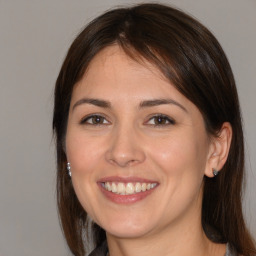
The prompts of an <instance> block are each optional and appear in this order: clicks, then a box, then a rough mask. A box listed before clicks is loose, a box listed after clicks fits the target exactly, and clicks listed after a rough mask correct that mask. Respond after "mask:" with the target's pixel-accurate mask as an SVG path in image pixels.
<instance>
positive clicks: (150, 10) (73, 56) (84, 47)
mask: <svg viewBox="0 0 256 256" xmlns="http://www.w3.org/2000/svg"><path fill="white" fill-rule="evenodd" d="M113 44H117V45H119V46H120V47H121V48H122V49H123V50H124V51H125V53H126V54H127V55H128V56H130V57H131V58H133V59H134V60H136V61H138V62H140V61H143V60H147V61H149V62H150V63H152V64H154V65H155V66H156V67H157V68H158V69H159V70H160V71H161V72H162V74H163V75H164V76H165V77H166V78H167V79H168V80H169V81H170V82H171V83H172V84H173V85H174V86H175V87H176V89H177V90H178V91H179V92H180V93H182V94H183V95H184V96H185V97H187V98H188V99H189V100H190V101H191V102H193V103H194V104H195V105H196V106H197V108H198V109H199V110H200V112H201V114H202V116H203V118H204V122H205V127H206V131H207V132H208V134H209V135H212V136H217V135H218V131H219V130H220V128H221V127H222V124H223V123H224V122H229V123H230V124H231V126H232V130H233V136H232V142H231V147H230V152H229V156H228V159H227V161H226V164H225V165H224V167H223V170H222V171H221V173H220V174H219V176H218V177H216V178H215V179H210V178H207V177H205V180H204V192H203V202H202V225H203V227H204V229H205V232H206V234H207V235H208V237H209V238H210V239H211V240H213V241H214V242H222V243H225V242H228V243H229V244H230V245H231V246H232V247H234V248H235V249H236V250H237V252H238V253H240V254H242V255H244V256H252V255H254V253H255V246H254V242H253V239H252V237H251V236H250V234H249V232H248V230H247V228H246V226H245V222H244V218H243V213H242V205H241V196H242V184H243V177H244V142H243V130H242V124H241V115H240V107H239V100H238V96H237V90H236V85H235V81H234V77H233V73H232V70H231V67H230V65H229V62H228V60H227V57H226V55H225V53H224V52H223V50H222V48H221V46H220V44H219V43H218V41H217V40H216V38H215V37H214V36H213V35H212V33H211V32H209V30H208V29H206V28H205V27H204V26H203V25H202V24H201V23H199V22H198V21H196V20H195V19H194V18H192V17H190V16H189V15H187V14H185V13H184V12H182V11H180V10H177V9H175V8H172V7H169V6H164V5H160V4H140V5H136V6H132V7H129V8H118V9H114V10H110V11H108V12H106V13H104V14H103V15H101V16H99V17H98V18H96V19H94V20H93V21H92V22H91V23H89V25H87V26H86V27H85V28H84V29H83V30H82V32H81V33H80V34H79V35H78V36H77V37H76V39H75V40H74V42H73V43H72V45H71V47H70V49H69V51H68V53H67V56H66V58H65V60H64V63H63V65H62V67H61V70H60V73H59V76H58V78H57V81H56V87H55V102H54V116H53V130H54V133H55V136H56V148H57V203H58V210H59V216H60V220H61V224H62V229H63V232H64V235H65V238H66V241H67V243H68V245H69V248H70V250H71V251H72V252H73V254H74V255H76V256H82V255H84V254H85V244H86V241H88V229H89V225H88V220H87V213H86V212H85V210H84V209H83V208H82V206H81V205H80V203H79V201H78V199H77V197H76V195H75V192H74V189H73V187H72V183H71V180H70V178H69V176H68V173H67V171H66V163H67V159H66V154H65V133H66V126H67V118H68V112H69V105H70V99H71V95H72V90H73V87H74V85H75V84H76V83H77V82H78V81H79V80H80V79H81V77H82V75H83V74H84V73H85V71H86V68H87V67H88V65H89V63H90V61H91V60H92V59H93V57H94V56H95V55H96V54H98V53H99V52H100V51H101V50H102V49H104V48H106V47H108V46H110V45H113ZM209 227H211V228H213V229H214V230H215V232H216V234H218V235H215V236H211V235H210V234H208V233H209V232H208V231H209ZM211 232H212V231H211ZM90 235H91V236H92V237H93V241H94V244H95V246H97V245H99V244H100V243H102V242H103V241H104V240H105V231H104V230H103V229H101V228H100V227H99V226H98V225H96V224H94V225H93V226H92V230H91V231H90Z"/></svg>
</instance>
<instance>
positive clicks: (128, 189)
mask: <svg viewBox="0 0 256 256" xmlns="http://www.w3.org/2000/svg"><path fill="white" fill-rule="evenodd" d="M101 185H102V187H103V188H104V189H105V190H107V191H109V192H112V193H115V194H118V195H134V194H138V193H141V192H145V191H147V190H151V189H153V188H155V187H156V185H157V183H145V182H143V183H141V182H136V183H132V182H128V183H124V182H103V183H101Z"/></svg>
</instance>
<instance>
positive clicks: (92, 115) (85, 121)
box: [79, 113, 111, 125]
mask: <svg viewBox="0 0 256 256" xmlns="http://www.w3.org/2000/svg"><path fill="white" fill-rule="evenodd" d="M93 117H100V118H103V119H105V120H106V121H107V122H108V123H103V124H92V123H88V122H87V121H88V120H89V119H91V118H93ZM79 124H82V125H109V124H111V122H110V121H109V120H108V118H107V117H106V116H105V115H104V114H100V113H94V114H88V115H86V116H84V117H83V118H81V120H80V121H79Z"/></svg>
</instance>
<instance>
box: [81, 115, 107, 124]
mask: <svg viewBox="0 0 256 256" xmlns="http://www.w3.org/2000/svg"><path fill="white" fill-rule="evenodd" d="M81 124H90V125H101V124H108V121H107V120H106V119H105V118H104V117H103V116H100V115H92V116H88V117H86V118H85V119H83V120H82V121H81Z"/></svg>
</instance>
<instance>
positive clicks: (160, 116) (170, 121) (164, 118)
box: [80, 114, 176, 127]
mask: <svg viewBox="0 0 256 256" xmlns="http://www.w3.org/2000/svg"><path fill="white" fill-rule="evenodd" d="M93 118H97V119H98V120H99V121H100V123H93ZM90 119H91V122H88V121H89V120H90ZM157 119H158V120H157ZM151 120H155V121H164V122H168V123H162V124H161V123H160V124H149V125H150V126H157V127H159V126H166V125H174V124H175V123H176V122H175V121H174V120H173V119H172V118H170V117H168V116H166V115H163V114H156V115H154V116H152V117H151V118H150V119H149V120H148V121H147V122H146V123H145V124H147V123H149V122H150V121H151ZM102 121H103V123H102ZM105 121H107V119H106V118H105V117H104V116H102V115H89V116H86V117H84V118H83V119H82V120H81V121H80V124H84V125H96V126H99V125H109V124H110V122H109V121H107V122H106V123H104V122H105Z"/></svg>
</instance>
